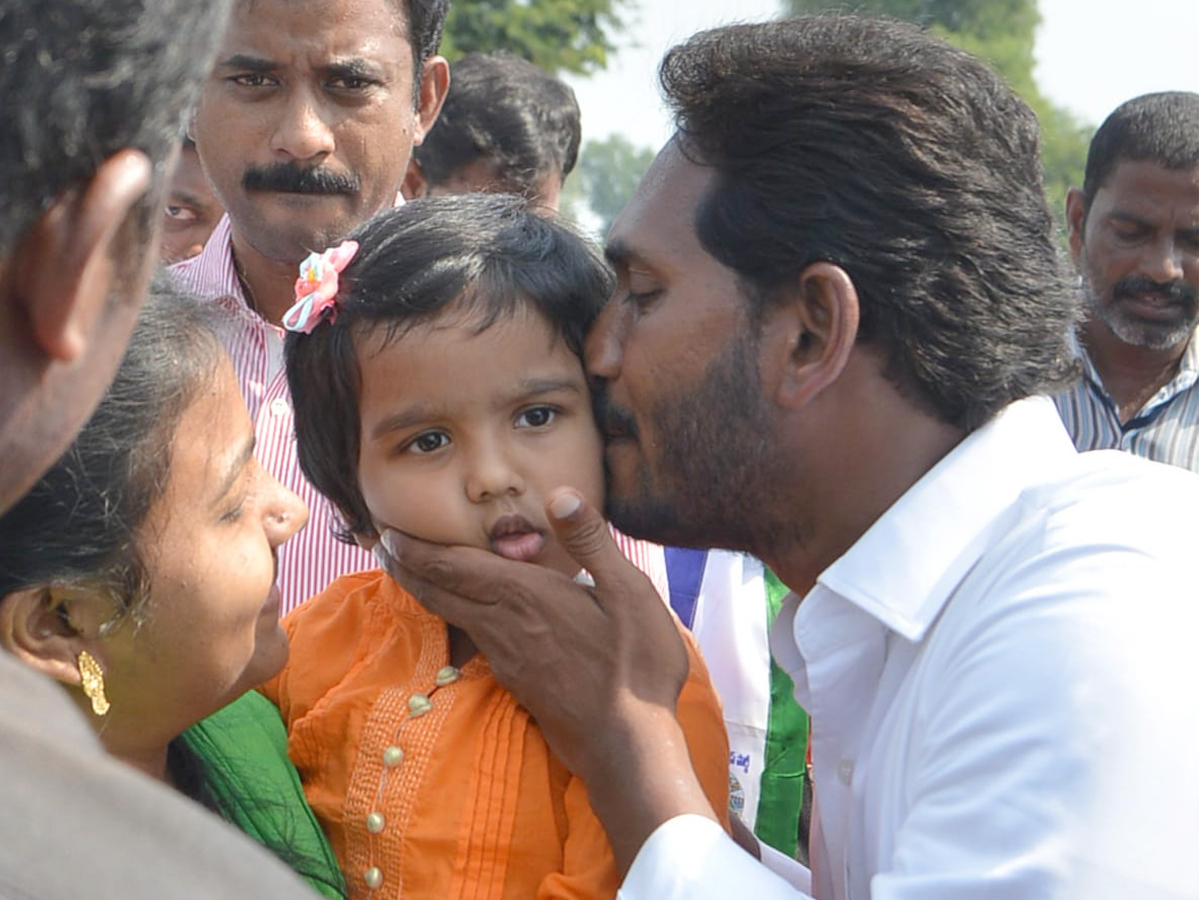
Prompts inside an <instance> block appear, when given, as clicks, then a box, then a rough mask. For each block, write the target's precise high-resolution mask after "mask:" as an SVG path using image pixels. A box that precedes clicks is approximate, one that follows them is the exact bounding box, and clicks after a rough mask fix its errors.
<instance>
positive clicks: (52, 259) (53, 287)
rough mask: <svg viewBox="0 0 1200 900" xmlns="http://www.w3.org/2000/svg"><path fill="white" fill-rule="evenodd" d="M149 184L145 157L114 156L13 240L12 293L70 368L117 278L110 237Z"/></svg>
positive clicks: (50, 351) (47, 346)
mask: <svg viewBox="0 0 1200 900" xmlns="http://www.w3.org/2000/svg"><path fill="white" fill-rule="evenodd" d="M150 181H151V165H150V160H149V158H147V156H146V154H144V153H142V152H141V151H140V150H128V149H127V150H121V151H119V152H118V153H115V154H113V155H112V156H110V157H109V158H108V159H106V160H105V161H104V162H102V163H101V164H100V166H99V167H98V168H97V169H96V172H95V174H94V175H93V176H92V178H91V180H89V181H88V182H87V183H86V184H85V185H83V186H82V187H80V188H78V189H75V190H72V191H70V192H68V193H65V194H63V195H62V196H60V197H58V198H57V199H56V200H55V201H54V203H53V204H52V205H51V206H50V208H49V209H47V210H46V211H45V212H44V213H42V215H41V216H40V217H39V218H38V220H37V221H36V222H35V223H34V224H33V227H32V228H30V229H29V232H28V234H27V235H26V236H25V238H24V240H23V241H22V242H21V247H20V249H19V251H18V252H17V255H16V260H17V263H16V268H15V273H14V274H15V278H16V281H15V283H14V285H13V288H14V291H15V295H16V297H17V298H18V301H19V302H20V303H22V304H23V305H24V307H25V315H26V317H27V318H28V321H29V323H30V328H31V331H32V333H33V337H34V340H35V341H36V342H37V344H38V346H39V347H40V348H41V350H42V352H44V353H45V354H46V355H47V356H49V357H50V358H51V359H54V360H58V361H60V362H64V363H70V362H72V361H74V360H75V359H77V358H79V357H80V356H82V355H83V354H84V352H85V351H86V350H87V345H88V340H89V339H90V337H91V331H92V324H93V323H94V322H95V321H96V318H97V316H98V315H99V314H100V312H101V311H102V310H103V309H104V306H105V304H107V303H108V297H109V294H110V292H111V290H112V287H113V281H114V279H115V278H116V277H117V275H118V260H117V259H116V258H115V255H114V252H113V250H114V247H113V242H114V239H115V238H116V236H117V234H118V233H119V232H120V230H121V226H122V224H123V223H124V222H125V219H126V217H127V216H128V215H129V213H130V211H131V210H132V209H133V207H134V206H135V205H136V204H137V202H138V201H139V200H140V199H141V198H142V197H143V196H144V195H145V193H146V191H147V189H148V188H149V187H150Z"/></svg>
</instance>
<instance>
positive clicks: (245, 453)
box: [213, 435, 255, 506]
mask: <svg viewBox="0 0 1200 900" xmlns="http://www.w3.org/2000/svg"><path fill="white" fill-rule="evenodd" d="M254 444H255V438H254V435H250V437H249V439H247V441H246V443H245V444H244V445H243V447H242V452H241V453H239V454H238V455H237V456H236V457H235V458H234V460H233V461H232V462H231V463H230V465H229V468H228V469H227V470H226V472H225V477H224V478H222V479H221V482H220V484H219V485H218V489H217V491H216V493H214V494H213V505H214V506H216V505H217V504H219V503H220V502H221V501H222V500H224V499H225V495H226V494H228V493H229V490H230V488H232V487H233V485H234V483H235V482H236V481H237V480H238V477H239V476H240V475H241V474H242V470H243V469H245V468H246V463H248V462H249V461H250V459H251V458H252V457H253V456H254Z"/></svg>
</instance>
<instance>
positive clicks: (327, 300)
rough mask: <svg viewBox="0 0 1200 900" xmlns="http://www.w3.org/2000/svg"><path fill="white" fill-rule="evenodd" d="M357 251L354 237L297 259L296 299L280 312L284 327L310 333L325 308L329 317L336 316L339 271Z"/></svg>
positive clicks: (322, 315)
mask: <svg viewBox="0 0 1200 900" xmlns="http://www.w3.org/2000/svg"><path fill="white" fill-rule="evenodd" d="M357 252H358V242H357V241H342V243H340V244H338V245H337V246H336V247H330V248H329V249H328V250H326V251H325V252H324V253H310V254H308V257H307V258H306V259H305V260H304V262H302V263H300V277H299V278H297V279H296V288H295V292H296V302H295V304H294V305H293V306H292V308H291V309H289V310H288V311H287V312H286V313H284V314H283V327H284V328H286V329H287V330H288V331H299V332H303V333H304V334H312V330H313V329H314V328H316V327H317V325H318V324H319V323H320V322H321V320H322V319H324V318H325V314H326V312H328V313H329V321H331V322H332V321H333V320H334V319H335V318H336V317H337V292H338V275H339V274H340V273H341V272H342V271H343V270H344V269H345V268H346V266H347V265H348V264H349V263H350V260H352V259H354V254H355V253H357Z"/></svg>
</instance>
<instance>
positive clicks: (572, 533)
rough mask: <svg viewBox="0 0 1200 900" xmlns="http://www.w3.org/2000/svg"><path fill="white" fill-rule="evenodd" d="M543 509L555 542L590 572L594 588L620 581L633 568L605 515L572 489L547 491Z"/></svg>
mask: <svg viewBox="0 0 1200 900" xmlns="http://www.w3.org/2000/svg"><path fill="white" fill-rule="evenodd" d="M546 512H547V513H548V515H549V518H550V527H551V528H553V529H554V533H555V536H556V537H557V538H558V542H559V543H560V544H561V545H562V546H563V548H564V549H566V551H567V552H568V553H569V554H571V557H572V558H573V559H574V560H575V561H576V562H577V563H579V565H580V567H581V568H583V569H586V570H587V571H588V572H589V573H590V574H591V576H592V579H593V580H594V581H595V582H596V585H597V587H600V586H602V585H604V584H606V583H613V582H620V581H623V580H625V579H626V578H628V576H629V574H630V573H631V572H635V571H637V570H636V569H635V568H634V567H633V564H632V563H630V562H629V560H627V559H626V558H625V554H623V553H622V552H621V548H620V547H618V546H617V543H616V541H614V540H613V536H612V531H611V530H610V529H609V527H608V522H607V521H606V520H605V518H604V517H603V516H602V515H601V514H600V512H599V511H598V510H597V509H596V508H595V507H594V506H592V505H591V504H590V503H588V502H587V500H585V499H584V498H583V497H582V496H581V495H580V494H579V493H577V492H576V491H575V490H573V489H572V488H558V489H557V490H554V491H551V492H550V494H549V497H548V499H547V503H546Z"/></svg>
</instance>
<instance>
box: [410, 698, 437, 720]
mask: <svg viewBox="0 0 1200 900" xmlns="http://www.w3.org/2000/svg"><path fill="white" fill-rule="evenodd" d="M431 709H433V703H432V702H431V701H430V699H429V698H428V697H426V696H425V695H424V694H413V695H412V696H411V697H409V698H408V717H409V718H410V719H417V718H420V717H421V716H423V715H425V713H427V712H429V711H430V710H431Z"/></svg>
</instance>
